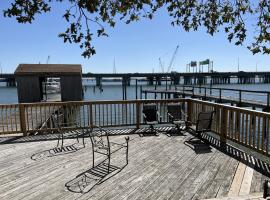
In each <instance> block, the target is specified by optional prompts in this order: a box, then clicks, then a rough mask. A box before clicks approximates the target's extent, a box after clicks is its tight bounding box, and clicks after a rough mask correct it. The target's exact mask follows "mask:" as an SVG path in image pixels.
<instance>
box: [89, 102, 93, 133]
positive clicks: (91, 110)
mask: <svg viewBox="0 0 270 200" xmlns="http://www.w3.org/2000/svg"><path fill="white" fill-rule="evenodd" d="M92 105H93V104H92V103H89V125H90V127H91V128H93V107H92Z"/></svg>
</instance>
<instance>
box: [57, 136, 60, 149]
mask: <svg viewBox="0 0 270 200" xmlns="http://www.w3.org/2000/svg"><path fill="white" fill-rule="evenodd" d="M59 141H60V135H58V140H57V147H58V146H59Z"/></svg>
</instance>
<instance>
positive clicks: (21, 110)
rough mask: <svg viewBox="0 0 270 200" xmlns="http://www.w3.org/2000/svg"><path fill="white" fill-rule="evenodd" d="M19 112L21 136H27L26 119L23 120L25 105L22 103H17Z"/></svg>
mask: <svg viewBox="0 0 270 200" xmlns="http://www.w3.org/2000/svg"><path fill="white" fill-rule="evenodd" d="M19 113H20V125H21V131H22V133H23V136H27V130H26V121H25V107H24V105H23V104H19Z"/></svg>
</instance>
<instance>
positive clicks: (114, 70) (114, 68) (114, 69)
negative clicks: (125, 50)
mask: <svg viewBox="0 0 270 200" xmlns="http://www.w3.org/2000/svg"><path fill="white" fill-rule="evenodd" d="M113 74H116V66H115V58H114V59H113Z"/></svg>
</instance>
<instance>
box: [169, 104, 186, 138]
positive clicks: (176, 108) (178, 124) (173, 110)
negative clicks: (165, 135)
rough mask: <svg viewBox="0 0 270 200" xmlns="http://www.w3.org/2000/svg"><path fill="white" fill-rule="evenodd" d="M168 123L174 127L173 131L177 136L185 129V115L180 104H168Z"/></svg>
mask: <svg viewBox="0 0 270 200" xmlns="http://www.w3.org/2000/svg"><path fill="white" fill-rule="evenodd" d="M167 115H168V121H169V122H170V123H172V124H174V125H175V129H176V130H174V131H171V132H177V133H179V134H181V133H182V131H185V130H186V129H187V114H185V113H184V111H183V110H182V108H181V104H178V103H177V104H176V103H174V104H168V106H167Z"/></svg>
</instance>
